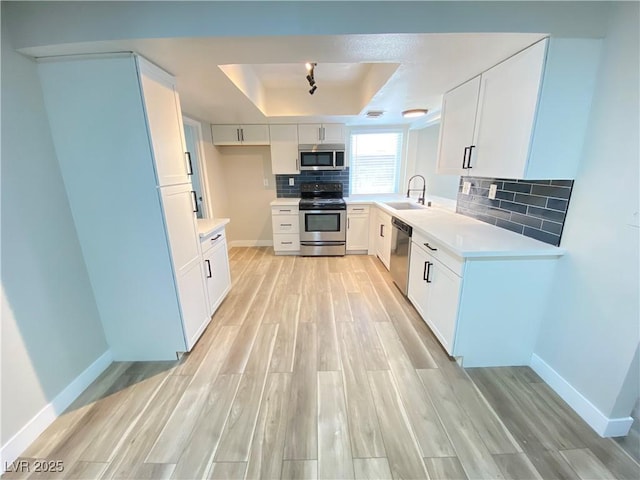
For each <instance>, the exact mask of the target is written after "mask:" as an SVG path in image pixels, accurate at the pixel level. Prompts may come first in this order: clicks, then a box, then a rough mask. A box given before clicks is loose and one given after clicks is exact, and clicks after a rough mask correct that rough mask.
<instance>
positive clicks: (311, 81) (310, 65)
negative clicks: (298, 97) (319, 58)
mask: <svg viewBox="0 0 640 480" xmlns="http://www.w3.org/2000/svg"><path fill="white" fill-rule="evenodd" d="M316 65H317V63H310V62H307V63H305V64H304V66H305V67H306V68H307V72H309V73H307V77H306V78H307V82H309V86H310V87H311V88H310V89H309V95H313V94H314V93H316V90H317V89H318V86H317V85H316V79H315V78H314V76H313V70H314V69H315V67H316Z"/></svg>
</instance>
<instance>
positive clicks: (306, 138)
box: [298, 123, 321, 145]
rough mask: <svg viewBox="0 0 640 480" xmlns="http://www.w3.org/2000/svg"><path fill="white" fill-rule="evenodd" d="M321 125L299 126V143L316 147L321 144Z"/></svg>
mask: <svg viewBox="0 0 640 480" xmlns="http://www.w3.org/2000/svg"><path fill="white" fill-rule="evenodd" d="M320 139H321V137H320V125H319V124H316V123H312V124H304V125H298V143H300V144H306V145H314V144H316V143H320Z"/></svg>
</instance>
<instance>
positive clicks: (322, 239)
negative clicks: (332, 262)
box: [299, 182, 347, 256]
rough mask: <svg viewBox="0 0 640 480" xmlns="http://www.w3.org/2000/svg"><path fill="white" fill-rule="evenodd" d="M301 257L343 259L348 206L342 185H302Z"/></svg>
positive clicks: (317, 183) (322, 183) (328, 183)
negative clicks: (335, 257) (340, 257)
mask: <svg viewBox="0 0 640 480" xmlns="http://www.w3.org/2000/svg"><path fill="white" fill-rule="evenodd" d="M299 210H300V255H304V256H342V255H344V254H345V253H346V243H347V228H346V224H347V204H346V202H345V201H344V199H343V198H342V184H341V183H333V182H313V183H311V182H310V183H302V184H300V204H299Z"/></svg>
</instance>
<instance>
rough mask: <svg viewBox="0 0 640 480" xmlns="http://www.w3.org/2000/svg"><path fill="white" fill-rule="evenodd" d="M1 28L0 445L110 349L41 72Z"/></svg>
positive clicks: (3, 17) (3, 26) (4, 18)
mask: <svg viewBox="0 0 640 480" xmlns="http://www.w3.org/2000/svg"><path fill="white" fill-rule="evenodd" d="M3 7H4V5H3ZM3 10H4V8H3ZM2 21H3V24H2V119H3V121H2V179H1V192H2V212H1V215H2V235H1V239H2V326H1V335H0V337H1V338H2V356H1V359H0V360H1V363H2V375H1V377H2V380H1V387H2V397H1V398H2V401H1V404H2V411H1V412H0V418H1V419H2V423H1V425H0V427H1V428H0V431H1V433H0V439H1V443H2V445H4V444H5V443H6V441H7V440H8V439H10V438H11V437H12V436H13V435H14V434H16V433H17V432H18V430H20V429H21V428H22V427H23V426H24V425H25V424H26V423H27V422H28V421H29V420H31V419H32V418H33V417H34V416H35V415H36V414H37V413H38V412H39V411H40V410H41V409H42V408H43V407H44V406H45V405H47V404H48V403H49V402H50V401H51V400H52V399H53V398H54V397H55V396H56V395H57V394H58V393H60V392H61V391H62V390H63V389H64V388H65V387H66V386H67V385H68V384H69V383H70V382H71V381H72V380H74V379H75V378H76V377H77V376H78V375H79V374H80V373H81V372H82V371H83V370H85V369H86V368H87V367H88V366H89V365H91V364H92V363H93V362H94V361H95V360H96V359H97V358H98V357H99V356H100V355H102V354H103V353H104V352H105V351H106V350H107V344H106V341H105V337H104V332H103V329H102V324H101V323H100V318H99V316H98V310H97V307H96V304H95V301H94V297H93V292H92V290H91V285H90V284H89V278H88V276H87V272H86V268H85V264H84V261H83V258H82V253H81V251H80V245H79V243H78V239H77V237H76V231H75V227H74V224H73V220H72V218H71V212H70V210H69V205H68V202H67V196H66V193H65V189H64V185H63V182H62V178H61V175H60V171H59V168H58V162H57V159H56V155H55V151H54V148H53V143H52V140H51V134H50V131H49V125H48V123H47V118H46V114H45V110H44V103H43V99H42V91H41V89H40V83H39V79H38V76H37V72H36V65H35V63H34V62H33V61H31V60H28V59H27V58H25V57H23V56H21V55H19V54H17V53H15V52H14V51H13V50H12V48H11V45H10V43H9V40H8V39H7V38H6V36H5V32H6V30H7V29H6V28H5V22H6V21H8V19H7V16H6V15H5V14H4V11H3V12H2Z"/></svg>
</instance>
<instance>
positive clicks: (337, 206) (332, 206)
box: [299, 182, 347, 210]
mask: <svg viewBox="0 0 640 480" xmlns="http://www.w3.org/2000/svg"><path fill="white" fill-rule="evenodd" d="M300 197H301V199H300V204H299V208H300V210H346V209H347V204H346V202H345V201H344V199H343V198H342V183H339V182H306V183H302V184H301V185H300Z"/></svg>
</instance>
